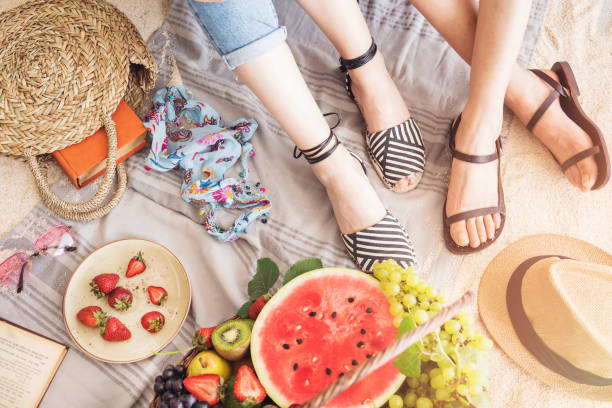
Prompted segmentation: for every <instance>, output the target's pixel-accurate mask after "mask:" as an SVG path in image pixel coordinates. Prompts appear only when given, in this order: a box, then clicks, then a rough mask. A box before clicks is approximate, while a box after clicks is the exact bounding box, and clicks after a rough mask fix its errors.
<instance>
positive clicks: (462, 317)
mask: <svg viewBox="0 0 612 408" xmlns="http://www.w3.org/2000/svg"><path fill="white" fill-rule="evenodd" d="M456 319H457V320H459V323H461V325H462V326H465V327H467V326H471V325H472V323H474V318H473V317H472V315H471V314H469V313H467V312H461V313H458V314H457V316H456Z"/></svg>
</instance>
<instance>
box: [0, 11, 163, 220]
mask: <svg viewBox="0 0 612 408" xmlns="http://www.w3.org/2000/svg"><path fill="white" fill-rule="evenodd" d="M156 76H157V66H156V64H155V61H154V59H153V57H152V55H151V53H150V52H149V50H148V49H147V47H146V45H145V43H144V41H143V39H142V37H141V36H140V34H139V33H138V31H137V30H136V28H135V27H134V25H133V24H132V22H131V21H130V20H129V19H128V18H127V17H126V16H125V14H123V13H122V12H120V11H119V10H118V9H116V8H115V7H114V6H112V5H110V4H109V3H107V2H106V1H103V0H32V1H28V2H26V3H23V4H22V5H20V6H18V7H15V8H12V9H9V10H8V11H6V12H4V13H2V14H0V153H2V154H8V155H12V156H23V157H25V158H26V160H27V161H28V163H29V164H30V167H31V170H32V173H33V174H34V178H35V180H36V183H37V185H38V187H39V190H40V192H41V196H42V199H43V201H44V202H45V204H46V205H47V206H48V207H49V208H50V209H51V210H53V211H54V212H55V213H57V214H58V215H60V216H61V217H63V218H70V219H74V220H80V221H84V220H89V219H93V218H97V217H100V216H102V215H104V214H106V213H107V212H108V211H109V210H110V208H112V207H113V206H114V205H115V204H117V202H118V201H119V199H120V198H121V195H122V194H123V191H124V190H125V185H126V176H125V170H124V168H123V165H118V166H117V165H116V164H115V163H116V159H117V140H116V139H117V137H116V132H115V126H114V123H113V121H112V120H111V114H112V113H113V112H114V111H115V110H116V109H117V106H118V105H119V101H120V100H121V99H122V98H123V99H125V101H126V102H127V103H128V104H129V105H130V106H131V107H132V109H134V110H135V111H136V112H140V111H141V110H142V106H143V102H144V100H145V97H146V95H147V94H148V91H149V90H150V89H151V88H152V87H153V85H154V83H155V78H156ZM101 126H104V127H105V128H106V133H107V135H108V148H109V152H108V160H107V171H106V174H105V175H104V178H103V181H102V183H101V184H100V189H99V191H98V193H96V195H95V196H94V197H93V198H91V199H90V200H88V201H87V202H85V203H71V202H67V201H64V200H62V199H61V198H59V197H57V196H55V195H54V194H53V193H52V192H51V191H50V189H49V186H48V184H47V180H46V176H45V175H44V174H43V173H42V172H41V170H40V166H39V162H38V160H37V156H38V155H44V154H48V153H51V152H53V151H55V150H59V149H63V148H64V147H67V146H70V145H72V144H75V143H78V142H80V141H82V140H83V139H85V138H86V137H88V136H90V135H92V134H93V133H94V132H96V131H97V130H98V129H100V127H101ZM116 174H117V175H118V178H119V182H118V187H117V190H116V191H115V192H114V193H113V191H112V183H113V179H114V178H115V175H116ZM111 195H112V196H113V197H112V198H111ZM108 198H111V200H110V202H108V203H106V204H104V202H105V201H106V200H107V199H108Z"/></svg>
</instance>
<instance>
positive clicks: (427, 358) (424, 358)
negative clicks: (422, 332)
mask: <svg viewBox="0 0 612 408" xmlns="http://www.w3.org/2000/svg"><path fill="white" fill-rule="evenodd" d="M430 358H431V357H429V354H425V353H421V361H429V360H430Z"/></svg>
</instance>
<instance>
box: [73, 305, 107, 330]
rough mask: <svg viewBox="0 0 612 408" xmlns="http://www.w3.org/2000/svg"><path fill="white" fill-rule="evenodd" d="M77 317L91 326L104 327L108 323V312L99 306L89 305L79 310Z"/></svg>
mask: <svg viewBox="0 0 612 408" xmlns="http://www.w3.org/2000/svg"><path fill="white" fill-rule="evenodd" d="M77 318H78V319H79V320H80V321H81V323H83V324H84V325H85V326H89V327H102V326H104V324H105V323H106V319H108V317H107V316H106V313H104V312H103V311H102V309H101V308H100V307H98V306H87V307H84V308H82V309H81V310H79V312H78V313H77Z"/></svg>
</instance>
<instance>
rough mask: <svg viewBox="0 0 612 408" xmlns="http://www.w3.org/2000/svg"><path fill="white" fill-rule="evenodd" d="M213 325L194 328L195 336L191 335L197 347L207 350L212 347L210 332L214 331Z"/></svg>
mask: <svg viewBox="0 0 612 408" xmlns="http://www.w3.org/2000/svg"><path fill="white" fill-rule="evenodd" d="M216 328H217V326H215V327H203V328H201V329H199V330H196V332H195V336H193V340H192V343H193V345H194V346H195V347H196V348H198V349H203V350H208V349H209V348H212V333H213V332H214V331H215V329H216Z"/></svg>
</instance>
